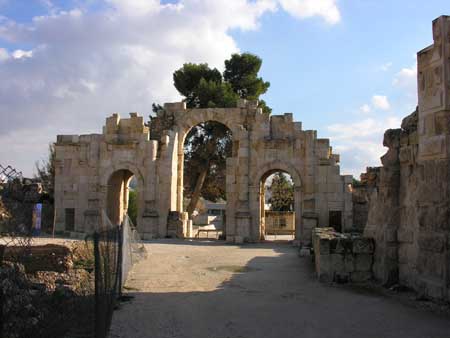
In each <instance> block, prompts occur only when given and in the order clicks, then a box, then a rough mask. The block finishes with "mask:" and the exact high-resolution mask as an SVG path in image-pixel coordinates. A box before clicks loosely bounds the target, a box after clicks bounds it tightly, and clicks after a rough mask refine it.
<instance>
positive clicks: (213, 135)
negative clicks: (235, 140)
mask: <svg viewBox="0 0 450 338" xmlns="http://www.w3.org/2000/svg"><path fill="white" fill-rule="evenodd" d="M185 145H186V147H185V154H184V170H185V173H186V175H185V180H184V189H185V196H186V197H188V198H191V196H192V194H193V193H194V189H195V186H196V183H197V179H198V177H199V176H200V174H201V172H202V171H204V170H206V171H207V176H206V179H205V182H204V184H203V186H202V188H201V196H203V197H204V198H205V199H207V200H210V201H213V202H216V201H217V200H218V199H223V200H225V199H226V195H225V177H226V175H225V170H224V168H226V158H227V157H230V156H231V149H232V134H231V131H230V130H229V129H228V128H227V127H226V126H224V125H223V124H221V123H219V122H215V121H208V122H205V123H201V124H199V125H197V126H195V127H194V128H192V129H191V130H190V131H189V133H188V135H187V136H186V140H185Z"/></svg>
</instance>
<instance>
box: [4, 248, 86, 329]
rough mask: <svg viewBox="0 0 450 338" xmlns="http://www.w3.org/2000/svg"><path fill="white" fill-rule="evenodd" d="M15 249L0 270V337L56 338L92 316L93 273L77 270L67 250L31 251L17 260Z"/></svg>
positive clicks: (36, 249) (45, 249)
mask: <svg viewBox="0 0 450 338" xmlns="http://www.w3.org/2000/svg"><path fill="white" fill-rule="evenodd" d="M79 245H85V243H80V244H79ZM21 249H22V250H23V249H24V248H21ZM18 250H19V248H17V247H15V248H14V247H12V248H6V250H5V255H4V261H3V263H2V264H1V265H0V300H1V302H0V307H1V311H2V313H3V318H2V323H3V327H0V336H1V337H5V338H19V337H36V338H37V337H60V336H64V334H65V333H66V332H68V331H70V330H71V326H73V325H75V324H74V323H76V318H75V317H79V318H87V317H89V316H92V314H93V289H94V276H93V273H92V269H85V268H80V269H75V268H74V266H77V264H76V263H74V262H73V260H74V255H73V254H72V250H71V248H68V247H67V246H63V245H44V246H35V247H33V246H31V247H29V248H25V251H26V252H27V254H26V255H25V256H23V257H22V258H21V259H18V258H17V257H19V256H18V255H19V251H18ZM22 253H23V252H22ZM12 261H14V262H12ZM18 261H20V262H18ZM22 263H23V264H22ZM72 317H73V318H72ZM88 322H89V320H88ZM86 325H87V326H88V325H89V323H88V324H86ZM88 329H89V328H88Z"/></svg>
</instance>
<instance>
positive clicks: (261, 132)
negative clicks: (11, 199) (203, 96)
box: [55, 100, 353, 243]
mask: <svg viewBox="0 0 450 338" xmlns="http://www.w3.org/2000/svg"><path fill="white" fill-rule="evenodd" d="M206 121H217V122H220V123H222V124H224V125H226V126H227V127H228V128H229V129H230V130H231V131H232V134H233V150H232V157H230V158H228V159H227V169H226V171H227V177H226V194H227V207H226V225H225V233H226V238H227V240H228V241H231V242H237V243H239V242H243V241H259V240H260V239H262V238H263V236H264V231H263V227H262V224H263V223H264V209H263V203H261V184H262V183H261V182H262V179H263V178H264V177H266V176H267V175H268V174H270V173H272V172H274V171H276V170H281V171H284V172H287V173H289V174H290V175H291V177H292V179H293V181H294V184H295V193H294V194H295V208H294V209H295V210H294V211H295V224H296V238H297V239H298V240H301V241H302V242H303V243H310V242H311V230H312V228H313V227H315V226H328V224H329V223H330V222H331V221H330V219H329V217H330V214H332V215H333V217H334V219H333V222H336V223H337V225H338V226H340V227H342V229H343V230H346V229H351V228H352V221H353V219H352V195H351V191H350V184H351V183H352V177H351V176H342V175H340V168H339V155H337V154H334V153H333V151H332V148H331V146H330V142H329V140H328V139H318V138H317V132H316V131H314V130H303V129H302V124H301V123H300V122H294V121H293V117H292V114H290V113H288V114H284V115H274V116H269V115H267V114H264V113H262V110H261V109H260V108H258V103H257V102H255V101H245V100H241V101H239V102H238V103H237V107H236V108H214V109H212V108H211V109H186V105H185V103H183V102H177V103H166V104H165V105H164V111H161V112H160V113H158V116H156V117H154V118H153V119H152V120H151V123H150V126H149V127H147V126H146V125H145V124H144V121H143V118H142V117H140V116H138V115H137V114H136V113H131V114H130V117H129V118H120V116H119V115H117V114H114V115H112V116H111V117H108V118H107V119H106V125H105V126H104V128H103V133H102V134H91V135H59V136H58V138H57V142H56V145H55V151H56V179H55V206H56V229H57V231H59V232H66V233H68V234H71V235H73V236H82V235H83V234H84V233H86V232H90V231H92V230H93V229H94V228H95V227H96V226H98V225H99V224H101V220H102V215H103V214H106V215H108V216H109V218H110V219H111V220H112V221H113V223H114V222H120V221H121V219H122V218H123V214H124V210H126V206H127V204H128V200H127V196H128V194H127V189H128V188H127V186H128V182H129V180H130V179H131V177H132V176H133V175H134V176H135V177H136V178H137V191H138V210H139V211H138V217H137V228H138V231H139V232H140V233H141V235H142V236H143V237H144V238H155V237H165V236H168V235H169V236H177V237H186V236H188V234H189V233H190V232H191V231H190V230H191V229H190V226H189V224H190V222H189V221H188V219H187V217H186V215H185V213H184V210H183V159H184V140H185V137H186V135H187V133H188V132H189V130H190V129H191V128H192V127H194V126H195V125H197V124H199V123H202V122H206Z"/></svg>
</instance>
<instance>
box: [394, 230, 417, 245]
mask: <svg viewBox="0 0 450 338" xmlns="http://www.w3.org/2000/svg"><path fill="white" fill-rule="evenodd" d="M397 240H398V241H399V242H400V243H412V242H413V240H414V233H413V232H412V231H411V230H404V229H400V230H398V231H397Z"/></svg>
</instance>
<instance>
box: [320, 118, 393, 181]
mask: <svg viewBox="0 0 450 338" xmlns="http://www.w3.org/2000/svg"><path fill="white" fill-rule="evenodd" d="M400 124H401V119H399V118H397V117H395V116H388V117H385V118H380V119H373V118H366V119H363V120H360V121H355V122H353V123H348V124H333V125H330V126H328V127H327V130H328V132H329V133H330V136H329V137H330V139H331V141H332V144H333V149H334V151H335V152H337V153H340V154H341V163H342V171H343V172H344V173H350V174H352V175H354V176H355V177H359V175H360V174H361V173H362V172H364V171H365V168H366V167H367V166H379V165H381V162H380V157H381V156H382V155H383V154H385V153H386V148H384V147H383V135H384V132H385V130H387V129H389V128H399V127H400Z"/></svg>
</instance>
